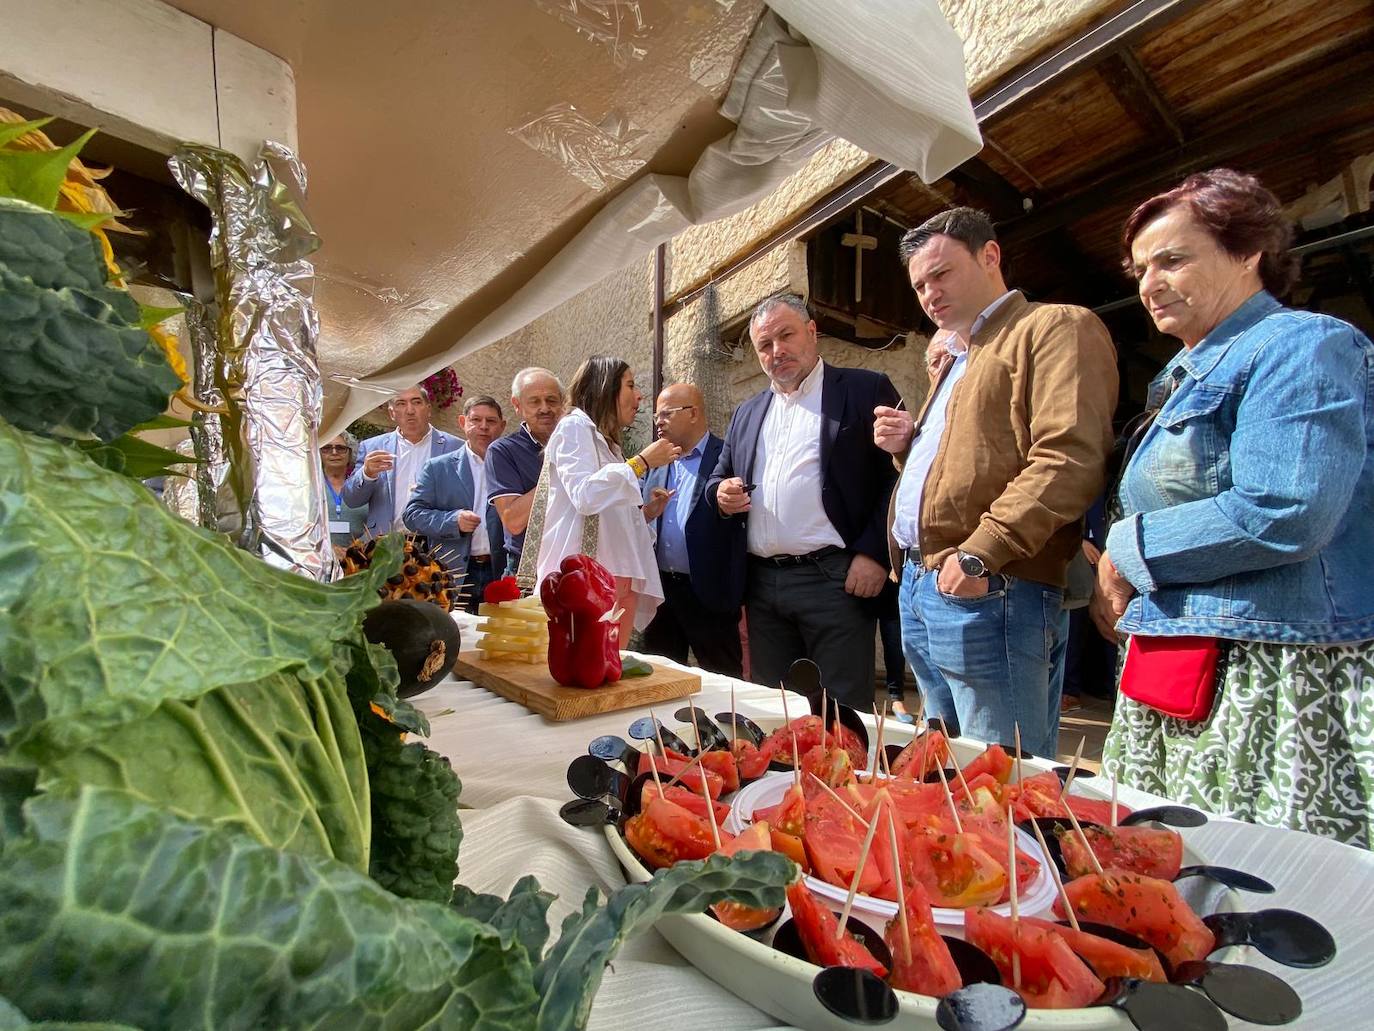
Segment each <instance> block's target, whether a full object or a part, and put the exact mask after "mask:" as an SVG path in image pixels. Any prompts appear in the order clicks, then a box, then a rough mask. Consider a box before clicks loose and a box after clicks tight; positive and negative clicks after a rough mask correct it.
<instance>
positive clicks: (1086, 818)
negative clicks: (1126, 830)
mask: <svg viewBox="0 0 1374 1031" xmlns="http://www.w3.org/2000/svg"><path fill="white" fill-rule="evenodd" d="M1064 802H1065V803H1066V804H1067V805H1068V807H1069V808H1070V809H1072V810H1073V815H1074V816H1076V817H1078V822H1079V823H1100V824H1101V825H1102V826H1104V827H1106V826H1108V825H1109V824H1110V823H1111V822H1112V803H1111V802H1110V801H1109V800H1107V799H1101V798H1084V797H1083V796H1082V795H1065V796H1064ZM1131 812H1132V810H1131V809H1130V808H1129V807H1128V806H1124V805H1121V804H1120V803H1117V807H1116V818H1117V820H1121V819H1122V818H1124V817H1127V816H1130V815H1131Z"/></svg>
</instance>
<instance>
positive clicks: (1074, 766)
mask: <svg viewBox="0 0 1374 1031" xmlns="http://www.w3.org/2000/svg"><path fill="white" fill-rule="evenodd" d="M1087 740H1088V735H1086V734H1084V735H1083V736H1082V737H1081V738H1079V739H1078V751H1076V752H1074V753H1073V762H1071V763H1070V764H1069V775H1068V776H1067V777H1065V778H1064V786H1063V787H1061V788H1060V789H1059V801H1061V802H1062V801H1064V796H1065V795H1067V794H1068V793H1069V787H1070V785H1072V784H1073V779H1074V778H1075V777H1077V776H1078V764H1079V763H1081V762H1082V761H1083V745H1084V744H1085V743H1086V742H1087Z"/></svg>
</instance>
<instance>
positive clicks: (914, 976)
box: [885, 884, 964, 998]
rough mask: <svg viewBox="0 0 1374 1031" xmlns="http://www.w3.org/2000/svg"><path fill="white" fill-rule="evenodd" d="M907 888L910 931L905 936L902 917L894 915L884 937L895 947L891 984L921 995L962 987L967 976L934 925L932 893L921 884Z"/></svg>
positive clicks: (907, 918) (891, 946) (907, 917)
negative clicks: (960, 971) (931, 907)
mask: <svg viewBox="0 0 1374 1031" xmlns="http://www.w3.org/2000/svg"><path fill="white" fill-rule="evenodd" d="M904 890H905V893H906V922H907V930H908V932H909V934H908V935H907V936H906V937H905V938H904V937H903V935H902V921H901V918H900V917H893V918H892V922H891V923H889V924H888V925H887V934H886V935H885V940H886V941H887V947H888V948H889V949H891V950H892V975H891V976H890V977H889V978H888V984H890V985H892V987H893V988H900V989H901V990H902V991H904V992H916V993H917V994H919V995H933V996H935V997H936V998H939V997H940V996H942V995H948V994H949V993H950V992H952V991H955V990H956V989H958V988H960V987H962V986H963V983H964V980H963V978H962V977H961V976H960V974H959V968H958V967H956V966H955V965H954V958H953V957H952V956H951V955H950V954H949V946H948V945H946V944H945V940H944V939H943V938H941V937H940V932H939V931H938V930H937V929H936V927H935V918H934V915H933V914H932V913H931V911H930V896H928V895H927V894H926V890H925V889H924V888H922V887H921V886H920V885H919V884H909V885H906V886H905V889H904Z"/></svg>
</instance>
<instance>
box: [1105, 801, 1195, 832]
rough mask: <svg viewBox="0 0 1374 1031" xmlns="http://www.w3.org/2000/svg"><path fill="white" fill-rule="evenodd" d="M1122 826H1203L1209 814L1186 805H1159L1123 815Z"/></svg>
mask: <svg viewBox="0 0 1374 1031" xmlns="http://www.w3.org/2000/svg"><path fill="white" fill-rule="evenodd" d="M1119 822H1120V824H1121V826H1123V827H1130V826H1133V825H1134V824H1137V823H1162V824H1165V825H1166V826H1169V827H1201V826H1202V825H1203V824H1205V823H1206V822H1207V814H1206V813H1204V812H1202V811H1201V810H1198V809H1191V808H1189V807H1188V806H1186V805H1157V806H1152V807H1150V808H1149V809H1137V810H1136V811H1135V812H1133V813H1131V815H1130V816H1123V817H1122V818H1121V820H1120V821H1119Z"/></svg>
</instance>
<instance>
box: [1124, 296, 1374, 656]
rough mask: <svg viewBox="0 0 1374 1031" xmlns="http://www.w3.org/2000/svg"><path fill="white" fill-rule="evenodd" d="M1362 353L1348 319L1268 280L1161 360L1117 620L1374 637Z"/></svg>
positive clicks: (1127, 502) (1162, 628)
mask: <svg viewBox="0 0 1374 1031" xmlns="http://www.w3.org/2000/svg"><path fill="white" fill-rule="evenodd" d="M1371 364H1374V344H1371V343H1370V341H1369V338H1367V337H1366V336H1364V334H1362V333H1360V332H1359V331H1358V330H1356V329H1355V328H1354V327H1353V326H1350V325H1349V324H1347V323H1345V322H1341V321H1340V320H1338V319H1334V318H1331V317H1330V316H1327V315H1318V314H1314V313H1312V312H1305V311H1294V310H1292V309H1290V308H1285V307H1283V306H1281V305H1280V304H1279V303H1278V302H1277V301H1276V300H1274V298H1273V297H1272V296H1270V295H1269V294H1268V293H1265V292H1263V291H1261V292H1259V293H1257V294H1255V295H1254V296H1253V297H1251V298H1250V299H1249V300H1247V301H1246V302H1245V303H1244V304H1242V305H1241V306H1240V307H1239V308H1237V309H1236V310H1235V311H1234V312H1232V313H1231V314H1230V315H1229V316H1227V317H1226V318H1225V319H1224V320H1222V322H1221V323H1220V325H1218V326H1217V327H1216V328H1215V329H1214V330H1212V332H1211V333H1209V334H1207V336H1206V337H1204V338H1203V339H1202V340H1201V341H1200V342H1199V343H1198V344H1197V346H1196V347H1194V348H1193V349H1192V350H1186V349H1185V350H1183V351H1181V352H1179V354H1177V355H1176V356H1175V357H1174V358H1173V360H1172V361H1170V362H1169V364H1168V365H1167V366H1166V367H1165V369H1164V371H1163V372H1161V373H1160V375H1159V377H1158V378H1157V379H1156V380H1155V382H1154V384H1152V385H1151V391H1152V395H1153V396H1163V395H1164V393H1165V391H1166V390H1167V388H1168V386H1169V385H1170V384H1171V383H1172V384H1176V386H1175V388H1174V390H1173V393H1172V394H1169V395H1168V398H1167V400H1165V401H1164V403H1163V407H1162V408H1161V409H1160V411H1159V414H1158V415H1157V416H1156V417H1155V420H1154V422H1153V424H1152V425H1151V426H1150V428H1149V429H1148V430H1147V431H1146V432H1145V434H1144V436H1143V437H1142V438H1141V441H1140V446H1139V449H1138V450H1137V451H1136V453H1135V455H1134V456H1133V457H1132V458H1131V460H1130V463H1129V464H1128V466H1127V468H1126V471H1125V474H1124V476H1123V477H1122V481H1121V491H1120V502H1121V507H1122V511H1123V513H1124V518H1122V519H1121V520H1120V521H1118V522H1117V523H1116V525H1114V526H1113V527H1112V529H1111V531H1110V533H1109V534H1108V536H1107V549H1106V550H1107V551H1108V552H1109V553H1110V555H1111V557H1112V561H1113V562H1114V563H1115V564H1116V567H1117V569H1118V571H1119V572H1120V573H1121V575H1122V576H1124V577H1125V578H1126V579H1127V580H1129V581H1130V582H1131V584H1132V585H1133V586H1134V587H1135V589H1136V590H1137V591H1138V592H1139V593H1138V594H1137V596H1136V597H1135V598H1134V599H1132V601H1131V603H1130V605H1129V606H1128V607H1127V609H1126V614H1125V615H1124V616H1123V617H1122V619H1121V621H1120V622H1119V623H1118V624H1117V628H1118V629H1119V630H1121V631H1123V632H1125V633H1130V634H1142V635H1147V636H1176V635H1185V634H1198V635H1206V636H1213V637H1223V638H1230V639H1235V640H1249V641H1285V642H1293V643H1306V644H1330V643H1340V642H1348V641H1364V640H1370V639H1374V376H1371V374H1370V373H1371Z"/></svg>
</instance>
